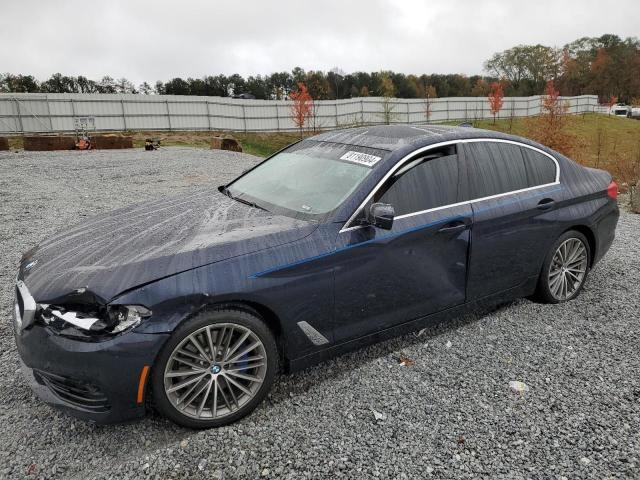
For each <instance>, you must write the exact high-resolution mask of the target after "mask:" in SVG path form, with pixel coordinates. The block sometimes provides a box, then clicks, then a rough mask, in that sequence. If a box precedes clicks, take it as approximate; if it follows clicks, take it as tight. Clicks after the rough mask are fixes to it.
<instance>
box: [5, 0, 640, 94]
mask: <svg viewBox="0 0 640 480" xmlns="http://www.w3.org/2000/svg"><path fill="white" fill-rule="evenodd" d="M604 9H605V7H604V6H603V4H602V2H601V1H599V0H567V1H562V2H560V1H557V0H538V1H536V2H530V1H520V0H515V1H513V0H511V1H510V0H502V1H499V0H484V1H478V0H440V1H438V0H430V1H427V0H424V1H419V0H404V1H399V0H396V1H392V0H369V1H352V2H350V1H348V0H322V1H319V2H318V1H316V2H308V1H304V0H298V1H293V0H279V1H277V2H269V1H264V0H262V1H236V2H222V1H215V0H202V1H197V0H190V1H185V0H183V1H181V2H176V1H175V0H173V1H167V0H161V1H155V2H141V1H134V0H129V1H123V0H109V1H108V2H100V3H97V2H87V1H86V0H83V1H79V0H69V1H65V2H54V1H50V0H40V1H36V0H5V2H3V6H2V14H1V15H0V45H2V48H1V49H0V71H3V72H5V71H8V72H14V73H32V74H34V75H36V76H37V77H38V78H41V79H44V78H47V77H48V76H49V75H50V74H51V73H54V72H62V73H66V74H73V75H79V74H83V75H87V76H88V77H90V78H99V77H101V76H103V75H106V74H109V75H112V76H115V77H122V76H125V77H127V78H129V79H131V80H133V81H134V82H136V83H139V82H141V81H142V80H147V81H149V82H153V81H155V80H158V79H161V80H167V79H169V78H172V77H174V76H182V77H189V76H191V77H200V76H202V75H205V74H217V73H226V74H231V73H236V72H237V73H240V74H242V75H248V74H258V73H261V74H265V73H271V72H273V71H282V70H291V69H292V68H293V67H295V66H300V67H302V68H304V69H305V70H310V69H322V70H329V69H331V68H332V67H335V66H338V67H340V68H342V69H343V70H345V71H346V72H352V71H356V70H365V71H375V70H381V69H391V70H396V71H401V72H405V73H438V72H440V73H454V72H458V73H466V74H474V73H481V71H482V63H483V61H484V60H486V59H487V58H488V57H489V56H490V55H491V54H492V53H494V52H496V51H500V50H504V49H505V48H509V47H512V46H514V45H517V44H530V43H542V44H545V45H556V46H562V45H564V44H565V43H567V42H569V41H572V40H574V39H576V38H579V37H582V36H598V35H601V34H603V33H615V34H617V35H620V36H622V37H626V36H632V35H637V34H638V31H639V30H638V22H637V20H638V18H640V3H639V2H638V0H611V1H609V2H607V6H606V12H605V11H604ZM605 13H606V15H605Z"/></svg>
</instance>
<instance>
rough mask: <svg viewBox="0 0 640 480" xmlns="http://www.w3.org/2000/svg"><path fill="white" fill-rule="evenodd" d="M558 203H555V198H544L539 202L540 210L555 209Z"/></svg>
mask: <svg viewBox="0 0 640 480" xmlns="http://www.w3.org/2000/svg"><path fill="white" fill-rule="evenodd" d="M555 204H556V202H554V201H553V198H543V199H542V200H540V201H539V202H538V210H549V209H551V208H553V207H554V205H555Z"/></svg>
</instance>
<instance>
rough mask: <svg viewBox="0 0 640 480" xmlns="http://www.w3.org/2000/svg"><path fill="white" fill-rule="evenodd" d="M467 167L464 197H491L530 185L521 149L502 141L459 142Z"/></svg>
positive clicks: (468, 198)
mask: <svg viewBox="0 0 640 480" xmlns="http://www.w3.org/2000/svg"><path fill="white" fill-rule="evenodd" d="M462 147H463V149H464V163H465V166H466V170H467V188H466V189H465V190H466V191H464V192H461V193H462V198H463V199H464V200H474V199H477V198H483V197H490V196H492V195H499V194H501V193H507V192H513V191H515V190H522V189H524V188H528V187H529V182H528V180H527V171H526V168H525V163H524V157H523V155H522V151H521V148H520V147H518V146H517V145H512V144H509V143H501V142H471V143H465V144H462Z"/></svg>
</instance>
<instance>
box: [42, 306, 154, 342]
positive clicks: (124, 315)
mask: <svg viewBox="0 0 640 480" xmlns="http://www.w3.org/2000/svg"><path fill="white" fill-rule="evenodd" d="M38 307H39V317H40V318H41V319H42V321H43V322H44V323H45V324H46V325H48V326H50V327H51V328H53V329H54V330H56V331H57V332H59V333H61V334H63V335H69V336H74V337H78V336H80V337H87V336H100V335H118V334H120V333H123V332H125V331H127V330H131V329H132V328H135V327H137V326H138V325H139V324H140V322H142V320H143V319H144V318H146V317H149V316H151V311H150V310H149V309H148V308H146V307H143V306H142V305H109V306H106V307H103V306H100V307H90V306H87V305H73V306H69V307H64V306H58V305H38Z"/></svg>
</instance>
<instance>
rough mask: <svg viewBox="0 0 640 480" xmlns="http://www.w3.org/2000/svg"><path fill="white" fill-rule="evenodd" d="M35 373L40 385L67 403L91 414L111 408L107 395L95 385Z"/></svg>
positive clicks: (58, 376) (59, 376)
mask: <svg viewBox="0 0 640 480" xmlns="http://www.w3.org/2000/svg"><path fill="white" fill-rule="evenodd" d="M33 373H34V376H35V377H36V380H37V381H38V382H39V383H41V384H43V385H46V386H47V387H49V389H50V390H51V391H52V392H53V394H54V395H56V396H57V397H58V398H60V399H61V400H63V401H64V402H65V403H68V404H71V405H72V406H74V407H77V408H80V409H83V410H87V411H90V412H107V411H108V410H109V409H110V408H111V405H109V400H108V399H107V397H106V395H105V394H104V393H103V392H102V391H101V390H100V389H99V388H98V387H96V386H95V385H91V384H89V383H85V382H80V381H78V380H74V379H71V378H69V377H63V376H61V375H54V374H52V373H45V372H42V371H39V370H34V372H33Z"/></svg>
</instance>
